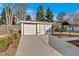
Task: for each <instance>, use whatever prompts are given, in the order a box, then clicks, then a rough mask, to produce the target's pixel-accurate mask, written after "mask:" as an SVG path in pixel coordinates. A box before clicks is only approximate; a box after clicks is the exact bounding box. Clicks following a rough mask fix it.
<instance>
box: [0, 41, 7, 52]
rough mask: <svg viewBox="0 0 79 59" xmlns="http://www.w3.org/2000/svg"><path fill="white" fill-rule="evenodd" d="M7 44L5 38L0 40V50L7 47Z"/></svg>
mask: <svg viewBox="0 0 79 59" xmlns="http://www.w3.org/2000/svg"><path fill="white" fill-rule="evenodd" d="M7 46H8V45H7V44H6V41H5V40H1V41H0V51H5V50H6V48H7Z"/></svg>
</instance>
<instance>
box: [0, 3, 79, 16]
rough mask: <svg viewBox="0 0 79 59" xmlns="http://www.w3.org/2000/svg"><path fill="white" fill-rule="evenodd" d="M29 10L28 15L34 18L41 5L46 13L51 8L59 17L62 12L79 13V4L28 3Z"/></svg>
mask: <svg viewBox="0 0 79 59" xmlns="http://www.w3.org/2000/svg"><path fill="white" fill-rule="evenodd" d="M25 5H26V8H27V14H29V15H31V16H32V17H33V16H35V12H36V10H37V8H38V6H39V5H41V6H42V7H43V9H44V11H45V10H46V9H47V8H48V7H50V9H51V11H52V12H53V14H54V16H57V15H58V13H60V12H65V13H67V14H68V13H70V12H72V11H73V10H77V12H79V3H27V4H25ZM8 6H10V7H11V6H12V4H11V3H10V4H8ZM2 9H3V4H2V3H1V4H0V13H1V12H2Z"/></svg>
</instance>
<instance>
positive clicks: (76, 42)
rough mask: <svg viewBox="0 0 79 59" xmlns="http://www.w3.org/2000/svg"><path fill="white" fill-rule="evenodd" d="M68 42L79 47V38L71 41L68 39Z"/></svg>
mask: <svg viewBox="0 0 79 59" xmlns="http://www.w3.org/2000/svg"><path fill="white" fill-rule="evenodd" d="M67 42H68V43H71V44H73V45H75V46H77V47H79V40H71V41H67Z"/></svg>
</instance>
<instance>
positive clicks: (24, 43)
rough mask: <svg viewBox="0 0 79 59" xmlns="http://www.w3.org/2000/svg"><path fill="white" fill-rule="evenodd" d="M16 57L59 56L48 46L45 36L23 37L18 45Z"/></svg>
mask: <svg viewBox="0 0 79 59" xmlns="http://www.w3.org/2000/svg"><path fill="white" fill-rule="evenodd" d="M43 37H44V38H43ZM45 39H46V41H45ZM16 55H17V56H60V55H61V54H59V53H58V52H57V51H56V50H54V49H53V48H51V47H50V46H49V45H48V43H47V36H24V37H22V39H21V41H20V43H19V46H18V49H17V52H16Z"/></svg>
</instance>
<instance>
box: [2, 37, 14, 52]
mask: <svg viewBox="0 0 79 59" xmlns="http://www.w3.org/2000/svg"><path fill="white" fill-rule="evenodd" d="M12 40H13V39H12V37H10V36H8V37H4V38H1V40H0V51H5V50H6V49H7V47H8V46H9V44H10V43H12Z"/></svg>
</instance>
